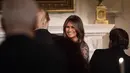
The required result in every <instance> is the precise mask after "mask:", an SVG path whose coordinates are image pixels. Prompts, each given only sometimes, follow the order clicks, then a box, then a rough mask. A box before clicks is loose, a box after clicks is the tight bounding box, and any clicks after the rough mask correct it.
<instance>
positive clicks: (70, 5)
mask: <svg viewBox="0 0 130 73" xmlns="http://www.w3.org/2000/svg"><path fill="white" fill-rule="evenodd" d="M44 2H45V3H46V5H48V6H49V3H50V6H51V7H52V9H51V7H49V8H48V9H47V8H46V10H47V11H48V12H74V11H75V7H76V6H75V0H59V1H56V0H52V1H47V0H46V1H43V2H42V1H39V2H38V3H39V4H41V5H42V4H43V3H44ZM68 2H72V3H68ZM51 3H52V4H51ZM57 3H58V4H59V6H58V7H60V5H61V8H54V7H53V5H55V4H56V5H58V4H57ZM65 6H67V7H66V8H65ZM43 7H44V5H43ZM44 9H45V8H44Z"/></svg>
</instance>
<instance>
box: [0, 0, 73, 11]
mask: <svg viewBox="0 0 130 73" xmlns="http://www.w3.org/2000/svg"><path fill="white" fill-rule="evenodd" d="M2 1H3V0H0V11H1V5H2ZM35 1H36V3H38V5H40V6H41V7H43V8H44V9H46V10H47V11H49V12H74V11H75V0H35Z"/></svg>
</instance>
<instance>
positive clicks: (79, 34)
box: [63, 15, 84, 42]
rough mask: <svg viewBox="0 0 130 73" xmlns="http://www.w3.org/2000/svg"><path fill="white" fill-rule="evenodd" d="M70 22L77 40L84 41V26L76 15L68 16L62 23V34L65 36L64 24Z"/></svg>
mask: <svg viewBox="0 0 130 73" xmlns="http://www.w3.org/2000/svg"><path fill="white" fill-rule="evenodd" d="M69 22H71V23H72V25H73V26H74V29H75V30H76V33H77V37H78V40H79V41H80V42H82V41H84V27H83V22H82V20H81V18H80V17H79V16H77V15H71V16H69V17H68V18H67V19H66V20H65V22H64V25H63V34H64V36H65V37H67V35H66V33H65V28H66V25H67V24H68V23H69Z"/></svg>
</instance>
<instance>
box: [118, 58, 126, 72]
mask: <svg viewBox="0 0 130 73" xmlns="http://www.w3.org/2000/svg"><path fill="white" fill-rule="evenodd" d="M119 65H120V73H125V70H124V59H123V58H122V57H121V58H119Z"/></svg>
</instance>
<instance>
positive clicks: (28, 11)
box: [2, 0, 38, 33]
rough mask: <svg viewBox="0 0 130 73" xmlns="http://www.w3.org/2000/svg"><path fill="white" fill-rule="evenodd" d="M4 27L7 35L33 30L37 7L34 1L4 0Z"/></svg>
mask: <svg viewBox="0 0 130 73" xmlns="http://www.w3.org/2000/svg"><path fill="white" fill-rule="evenodd" d="M2 10H3V13H2V16H3V18H2V19H3V20H2V26H3V29H4V30H5V32H6V33H8V32H9V33H13V31H21V32H22V31H24V32H25V31H27V30H33V28H34V26H35V22H36V20H35V19H36V13H37V11H38V9H37V5H36V4H35V2H34V1H33V0H4V2H3V5H2Z"/></svg>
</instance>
